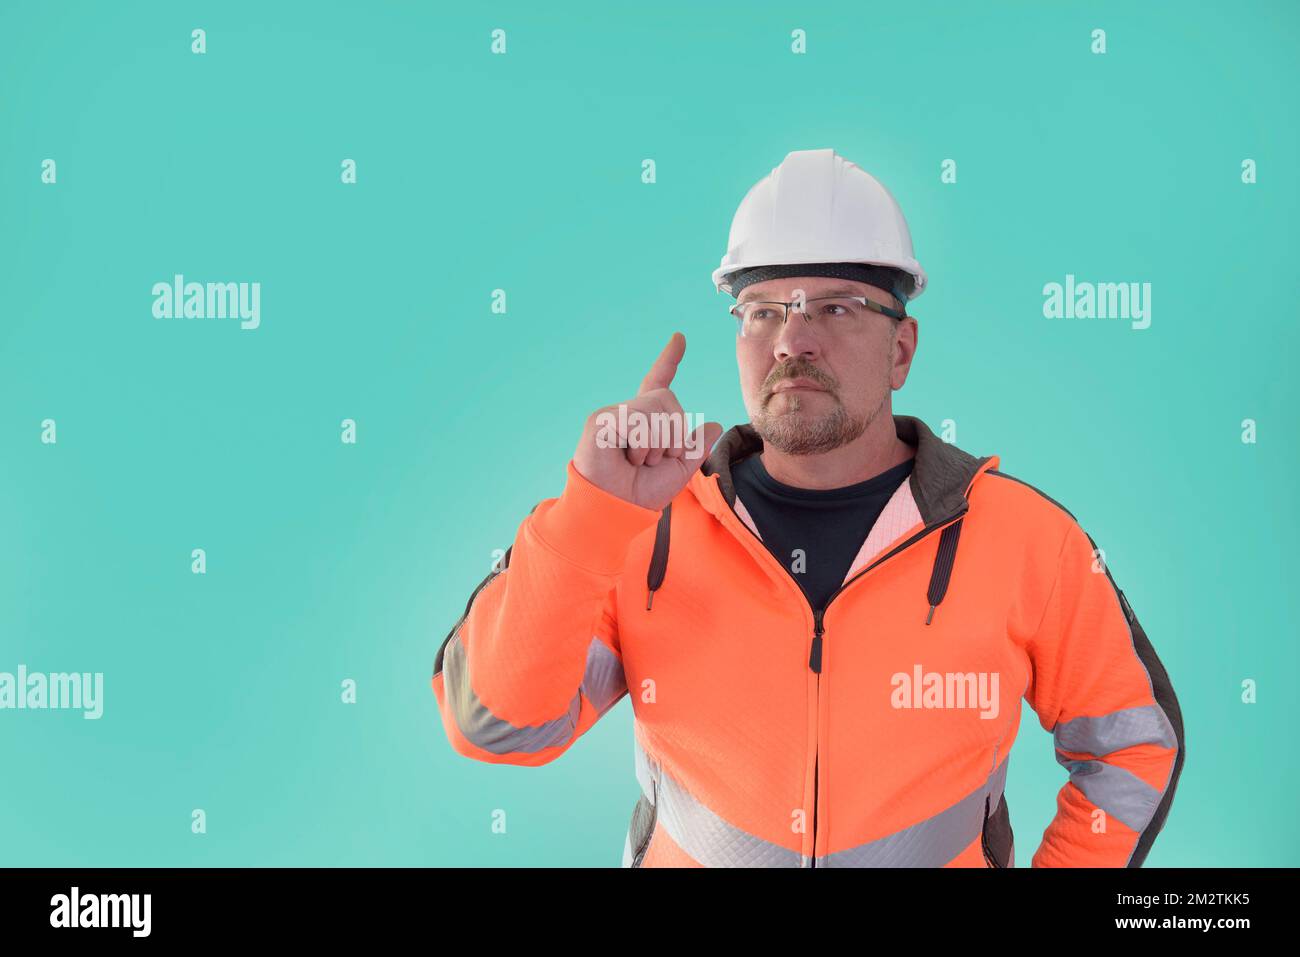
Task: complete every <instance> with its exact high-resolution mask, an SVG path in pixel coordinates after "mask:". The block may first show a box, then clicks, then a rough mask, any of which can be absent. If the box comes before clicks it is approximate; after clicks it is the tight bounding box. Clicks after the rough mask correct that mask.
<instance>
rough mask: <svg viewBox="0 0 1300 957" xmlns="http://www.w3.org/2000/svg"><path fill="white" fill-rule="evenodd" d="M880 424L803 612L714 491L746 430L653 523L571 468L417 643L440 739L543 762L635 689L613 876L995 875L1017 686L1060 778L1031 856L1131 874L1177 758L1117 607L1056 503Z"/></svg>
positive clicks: (956, 453) (742, 522) (1169, 714)
mask: <svg viewBox="0 0 1300 957" xmlns="http://www.w3.org/2000/svg"><path fill="white" fill-rule="evenodd" d="M894 423H895V428H896V431H897V433H898V435H899V436H900V437H901V438H902V439H903V440H904V441H906V442H908V443H909V444H911V445H913V446H914V447H915V450H916V453H915V459H914V463H913V468H912V472H911V475H910V476H909V478H908V480H907V481H905V482H903V483H902V484H901V485H900V486H899V487H898V489H897V491H896V492H895V493H894V494H893V496H892V498H891V499H890V500H889V501H888V503H887V504H886V506H885V508H884V510H883V512H882V513H881V514H880V517H879V518H878V520H877V521H876V523H875V525H874V526H872V527H871V528H870V529H869V530H868V529H864V530H863V542H862V547H861V550H860V551H859V553H858V555H857V558H856V559H855V560H854V562H853V564H852V567H851V568H850V569H849V571H848V573H847V574H846V576H845V580H844V583H843V584H842V585H841V586H840V587H839V589H838V590H837V591H836V592H835V593H834V594H833V595H832V597H831V598H830V600H829V601H828V602H827V604H826V606H825V607H824V608H823V609H814V608H812V607H811V606H810V604H809V602H808V600H807V598H806V597H805V595H804V592H803V590H802V589H801V588H800V586H799V584H798V581H797V580H796V578H795V574H796V573H795V572H793V571H791V570H790V568H788V567H787V566H785V565H783V564H782V562H780V561H778V560H777V559H776V558H775V557H774V556H773V555H772V553H771V552H769V551H768V549H767V547H766V546H765V545H764V544H763V542H762V541H761V539H760V537H759V534H758V531H757V529H756V528H755V526H754V524H753V521H752V520H751V519H750V518H749V516H748V513H747V512H746V510H745V507H744V503H743V502H741V501H740V500H739V499H738V498H737V496H736V492H735V488H734V486H733V484H732V481H731V467H732V465H734V464H735V463H736V462H737V461H739V460H740V459H742V458H744V457H745V456H748V455H752V454H755V453H757V452H758V451H759V450H760V449H761V448H762V440H761V439H760V438H759V437H758V435H757V433H756V432H755V431H754V429H753V428H752V427H751V426H750V425H748V424H746V425H739V426H736V427H735V428H733V429H731V430H730V431H729V432H727V433H726V434H725V435H724V436H722V438H721V439H719V440H718V442H717V444H716V445H715V447H714V449H713V450H712V453H711V454H710V455H709V458H708V461H707V462H706V463H705V464H704V465H703V466H702V467H701V468H700V470H699V471H698V472H696V473H695V475H694V476H692V478H691V480H690V481H689V483H688V484H687V486H686V487H685V488H684V489H682V491H681V492H679V493H678V495H677V496H676V498H674V500H673V501H672V502H671V503H670V504H669V505H668V506H667V507H666V508H665V509H663V511H662V512H658V511H654V510H651V509H647V508H643V507H641V506H639V505H635V504H632V503H630V502H627V501H625V500H623V499H620V498H618V497H617V496H614V495H612V494H610V493H607V492H605V491H604V490H603V489H600V488H599V487H597V486H596V485H594V484H592V483H591V482H589V481H588V480H587V479H586V478H584V477H583V476H582V475H581V474H580V473H579V472H578V471H577V470H576V469H575V468H574V465H573V462H572V461H570V462H569V464H568V466H567V482H566V484H565V487H564V490H563V492H562V494H561V495H560V497H559V498H551V499H546V500H544V501H542V502H540V503H539V504H537V505H536V506H534V508H533V510H532V511H531V512H530V513H529V515H528V516H527V517H526V518H525V519H524V520H523V523H522V525H521V526H520V528H519V531H518V533H517V535H516V536H515V539H514V542H513V544H512V545H511V546H510V548H509V549H508V550H507V552H506V554H505V557H504V559H503V560H502V561H501V562H499V563H498V564H497V565H496V566H495V567H494V568H493V570H492V571H491V573H490V574H489V575H488V576H487V578H485V579H484V580H483V582H482V583H481V584H480V585H479V586H478V587H477V588H476V589H475V590H474V592H473V594H472V595H471V596H470V599H469V602H468V604H467V606H466V609H465V614H464V615H463V616H462V617H461V620H460V621H459V622H457V623H456V625H455V627H453V628H452V630H451V633H450V634H449V635H448V636H447V639H446V641H444V642H443V645H442V647H441V648H440V649H439V650H438V654H437V658H436V660H435V663H434V673H433V691H434V694H435V695H436V697H437V701H438V706H439V709H440V713H441V716H442V721H443V725H444V727H445V729H446V733H447V735H448V738H449V739H450V741H451V744H452V746H453V747H454V749H455V750H456V751H458V752H459V753H461V754H463V755H467V756H469V757H471V758H475V759H477V760H480V761H489V762H498V763H506V764H518V765H539V764H544V763H546V762H549V761H552V760H554V759H555V758H557V757H559V756H560V755H561V754H562V753H563V752H564V751H565V750H566V749H567V748H568V747H569V746H570V745H572V744H573V742H574V741H576V740H577V739H578V737H579V736H580V735H582V734H583V732H585V731H586V730H587V729H588V728H590V727H591V726H592V725H593V724H594V723H595V722H596V720H597V719H599V718H600V716H601V715H603V714H605V713H606V712H607V711H609V709H610V708H612V707H613V706H614V705H615V704H616V703H617V702H618V701H619V700H620V699H621V698H622V697H623V695H625V694H629V692H630V694H629V697H630V698H631V700H632V708H633V712H634V722H633V725H634V739H635V748H634V750H635V768H636V775H637V778H638V780H639V782H640V785H641V790H642V796H641V798H640V799H639V800H638V801H637V804H636V807H635V808H634V809H633V813H632V820H631V824H630V827H629V829H628V835H627V839H626V841H625V843H624V849H623V865H624V866H631V867H672V866H688V867H727V866H742V867H941V866H942V867H1012V866H1014V864H1015V854H1014V841H1013V835H1012V830H1011V824H1010V816H1009V813H1008V809H1007V802H1006V799H1005V797H1004V796H1003V788H1004V784H1005V781H1006V773H1007V759H1008V757H1009V756H1010V754H1011V748H1012V745H1013V744H1014V743H1015V740H1016V731H1017V730H1018V728H1019V724H1020V713H1021V709H1020V701H1021V698H1022V697H1023V698H1024V699H1025V700H1027V701H1028V702H1029V705H1030V707H1032V708H1033V710H1034V712H1035V713H1036V714H1037V716H1038V719H1039V722H1040V723H1041V724H1042V726H1043V728H1044V729H1046V730H1048V731H1050V732H1052V734H1053V738H1054V743H1055V749H1056V759H1057V761H1058V762H1060V763H1061V764H1062V765H1063V766H1064V767H1065V768H1066V769H1067V770H1068V772H1069V780H1068V781H1067V782H1066V783H1065V784H1064V785H1063V786H1062V787H1061V789H1060V792H1059V793H1058V795H1057V804H1056V815H1055V817H1054V818H1053V820H1052V822H1051V824H1050V825H1049V826H1048V827H1047V829H1046V831H1045V832H1044V833H1043V840H1042V843H1041V845H1040V846H1039V847H1038V849H1037V851H1036V852H1035V853H1034V855H1033V859H1032V864H1033V866H1035V867H1078V866H1084V867H1125V866H1127V867H1138V866H1140V865H1141V864H1142V862H1143V861H1144V860H1145V858H1146V856H1147V853H1148V852H1149V851H1150V849H1151V845H1152V843H1153V842H1154V840H1155V838H1156V835H1157V834H1158V833H1159V832H1160V829H1161V828H1162V827H1163V826H1164V822H1165V818H1166V816H1167V815H1168V813H1169V807H1170V804H1171V803H1172V801H1173V797H1174V790H1175V788H1176V787H1177V783H1178V777H1179V774H1180V772H1181V770H1182V764H1183V753H1184V748H1183V720H1182V714H1181V712H1180V710H1179V707H1178V700H1177V698H1176V697H1175V696H1174V691H1173V687H1172V686H1171V684H1170V682H1169V678H1168V676H1167V675H1166V673H1165V669H1164V667H1163V666H1162V664H1161V663H1160V660H1159V658H1157V657H1156V653H1155V651H1154V649H1153V648H1152V646H1151V643H1150V641H1148V640H1147V636H1146V634H1145V633H1144V632H1143V630H1142V627H1141V625H1139V624H1138V620H1137V616H1136V615H1135V614H1134V613H1133V609H1132V608H1131V607H1130V605H1129V602H1128V600H1127V599H1126V598H1125V596H1124V593H1123V592H1122V591H1120V590H1119V587H1118V586H1117V585H1116V583H1115V581H1114V579H1113V578H1112V577H1111V573H1110V571H1109V569H1108V568H1106V566H1105V563H1104V561H1102V560H1101V558H1100V553H1099V552H1098V551H1097V550H1096V546H1095V545H1094V543H1093V541H1092V539H1091V537H1090V536H1089V535H1088V534H1087V533H1085V532H1084V531H1083V529H1082V528H1081V527H1080V526H1079V524H1078V523H1077V522H1076V520H1075V519H1074V516H1073V515H1071V514H1070V513H1069V512H1068V511H1066V510H1065V508H1064V507H1063V506H1061V505H1059V504H1058V503H1057V502H1055V501H1054V500H1052V499H1050V498H1048V497H1047V496H1046V495H1044V494H1043V493H1041V492H1039V491H1038V490H1037V489H1035V488H1034V487H1033V486H1030V485H1028V484H1026V483H1024V482H1023V481H1021V480H1019V479H1015V478H1012V477H1011V476H1009V475H1007V474H1006V473H1004V472H1000V471H998V470H997V468H996V466H997V465H998V464H999V460H998V457H997V456H985V457H980V458H977V457H974V456H972V455H970V454H968V453H966V452H964V451H962V450H961V449H959V448H957V447H956V446H955V445H952V444H949V443H946V442H944V441H942V440H941V439H939V438H938V437H937V436H935V434H934V433H933V432H931V431H930V429H929V428H928V427H927V426H926V425H925V424H924V423H923V422H921V421H920V420H919V419H916V418H914V417H912V416H898V415H896V416H894ZM670 546H671V552H672V562H671V567H670V563H669V561H668V558H669V550H670Z"/></svg>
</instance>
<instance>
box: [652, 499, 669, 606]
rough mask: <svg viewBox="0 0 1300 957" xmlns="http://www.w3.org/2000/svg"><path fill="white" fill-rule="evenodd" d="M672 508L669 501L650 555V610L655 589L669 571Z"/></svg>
mask: <svg viewBox="0 0 1300 957" xmlns="http://www.w3.org/2000/svg"><path fill="white" fill-rule="evenodd" d="M672 510H673V503H672V502H669V503H668V504H667V505H665V506H664V510H663V513H662V514H661V515H660V516H659V524H658V525H657V526H656V527H655V547H654V551H653V552H652V553H651V555H650V570H649V571H648V572H647V573H646V577H645V580H646V585H647V587H648V588H649V591H647V592H646V596H645V610H646V611H649V610H650V603H651V602H652V601H653V600H654V597H655V589H656V588H658V587H659V586H660V585H662V584H663V583H664V574H665V573H666V572H667V571H668V536H669V533H670V530H671V528H672Z"/></svg>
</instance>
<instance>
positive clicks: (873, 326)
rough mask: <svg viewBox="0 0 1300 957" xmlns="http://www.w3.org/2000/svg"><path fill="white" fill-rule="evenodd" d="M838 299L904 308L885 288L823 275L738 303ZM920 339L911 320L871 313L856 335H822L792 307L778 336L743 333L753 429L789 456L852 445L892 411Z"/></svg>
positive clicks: (749, 290) (755, 290) (764, 286)
mask: <svg viewBox="0 0 1300 957" xmlns="http://www.w3.org/2000/svg"><path fill="white" fill-rule="evenodd" d="M835 295H850V296H866V297H868V298H870V299H872V300H874V301H875V302H878V303H880V304H881V305H885V306H890V307H892V308H895V309H897V308H899V303H898V300H896V299H895V298H894V297H893V296H892V295H891V294H890V293H889V292H887V291H885V290H883V289H879V288H877V287H875V286H868V285H867V284H866V283H861V282H852V281H849V280H845V279H830V278H823V277H819V276H807V277H791V278H788V279H769V280H767V281H765V282H757V283H754V284H753V285H752V286H746V287H745V289H744V290H743V291H742V292H741V294H740V298H739V300H738V301H739V302H742V303H743V302H748V301H750V300H752V299H760V300H767V301H782V302H791V301H795V300H798V299H800V297H801V296H802V298H804V299H814V298H817V297H820V296H835ZM916 336H917V328H916V320H915V319H914V318H911V317H908V318H906V319H903V320H898V319H892V318H890V317H889V316H885V315H882V314H880V313H874V312H873V313H870V314H869V318H868V320H867V322H866V323H865V325H864V326H863V327H862V328H861V330H860V331H859V332H857V333H856V334H854V335H844V334H838V335H830V336H823V335H821V334H819V333H818V331H817V328H816V326H815V325H814V324H813V323H810V322H808V321H807V320H806V319H805V317H804V314H803V313H802V312H796V311H794V310H793V309H791V311H790V315H789V318H788V319H787V320H786V322H785V324H784V325H783V326H782V327H781V329H780V331H779V332H778V333H777V334H776V335H775V336H774V337H773V338H770V339H750V338H746V337H743V336H739V335H738V336H737V337H736V361H737V364H738V365H739V367H740V387H741V392H742V393H743V395H744V399H745V408H746V409H747V410H748V412H749V418H750V422H751V424H752V425H753V426H754V429H755V431H757V432H758V434H759V435H760V436H761V437H762V439H763V441H764V442H765V443H766V444H768V445H771V446H772V447H774V448H777V449H779V450H781V451H782V452H785V453H787V454H790V455H813V454H817V453H820V452H829V451H830V450H832V449H836V448H839V447H840V446H841V445H844V444H846V443H848V442H851V441H853V440H854V439H856V438H857V437H858V436H860V435H861V434H862V433H863V432H864V431H866V429H867V427H868V426H869V425H870V424H871V422H872V421H873V420H874V419H875V418H876V416H877V415H878V414H879V413H880V412H881V410H882V409H884V408H886V407H887V400H888V398H889V395H890V392H891V391H892V390H893V389H899V388H902V386H903V383H904V381H906V379H907V372H908V369H909V368H910V367H911V363H912V356H913V354H914V353H915V351H916Z"/></svg>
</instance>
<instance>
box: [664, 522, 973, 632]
mask: <svg viewBox="0 0 1300 957" xmlns="http://www.w3.org/2000/svg"><path fill="white" fill-rule="evenodd" d="M672 508H673V506H672V503H671V502H670V503H669V504H668V505H666V506H665V507H664V510H663V512H662V513H661V514H660V516H659V524H658V525H657V526H656V527H655V544H654V550H653V551H652V552H651V555H650V568H649V571H647V572H646V589H647V590H646V598H645V608H646V611H650V610H651V606H652V604H653V603H654V597H655V591H656V590H657V589H658V588H659V587H660V586H661V585H663V583H664V575H665V574H667V572H668V544H669V538H670V536H671V534H672ZM962 521H963V519H960V518H959V519H957V521H955V522H953V523H952V524H951V525H949V526H948V527H947V528H945V529H944V530H943V531H942V532H941V533H940V534H939V549H938V551H937V552H936V553H935V556H934V569H933V570H932V571H931V572H930V587H929V589H928V590H927V591H926V598H927V599H928V600H929V602H930V611H929V612H928V613H927V614H926V616H925V623H926V624H927V625H928V624H930V622H931V621H932V620H933V618H934V610H935V609H936V608H938V607H939V604H940V603H941V602H942V601H943V596H944V595H946V594H947V593H948V579H949V578H950V577H951V576H952V567H953V564H954V562H955V561H956V559H957V541H958V540H959V539H960V538H961V523H962Z"/></svg>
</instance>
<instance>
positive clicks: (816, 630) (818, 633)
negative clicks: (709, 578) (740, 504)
mask: <svg viewBox="0 0 1300 957" xmlns="http://www.w3.org/2000/svg"><path fill="white" fill-rule="evenodd" d="M976 477H978V473H977V474H976V476H975V477H972V478H971V485H973V484H974V482H975V478H976ZM905 481H906V480H905ZM715 487H716V483H715ZM718 491H719V494H721V489H719V490H718ZM966 491H968V492H969V491H970V486H969V485H968V486H967V487H966ZM722 500H723V502H726V504H727V508H728V509H730V510H731V514H732V515H733V516H735V519H736V522H737V523H738V524H739V525H740V526H741V527H742V528H744V529H745V531H747V532H748V533H749V534H750V535H751V536H752V537H753V538H754V540H755V541H757V542H758V543H759V544H760V545H762V546H763V554H765V555H766V556H767V557H768V558H770V559H771V560H772V561H773V562H775V563H776V564H777V566H778V567H780V569H781V570H782V571H783V572H784V573H785V574H786V575H787V576H788V577H789V579H790V580H791V581H792V582H794V584H795V587H796V588H798V589H799V594H800V595H803V597H804V601H805V602H807V604H808V607H809V608H810V609H811V610H812V613H813V640H812V649H811V651H810V652H809V655H808V667H809V668H811V669H812V670H813V671H814V672H815V673H816V675H817V696H818V708H819V709H820V707H821V703H820V702H821V681H822V677H821V673H822V644H823V637H824V636H825V634H826V629H825V627H824V625H823V619H824V616H825V614H826V609H827V608H829V607H830V604H831V602H832V601H834V600H835V599H836V598H837V597H838V596H839V594H840V592H842V591H844V589H846V588H848V587H849V585H852V584H853V583H854V582H855V581H857V580H858V579H859V578H861V577H862V576H863V575H865V574H866V573H867V572H869V571H871V570H872V569H873V568H875V567H876V566H877V565H879V564H881V563H882V562H884V561H886V560H888V559H890V558H892V557H893V556H895V555H897V554H898V553H899V552H901V551H902V550H903V549H905V548H908V547H910V546H912V545H915V544H916V543H917V542H919V541H920V540H921V539H923V538H925V537H926V536H927V535H929V534H930V533H931V532H936V531H938V530H939V529H941V528H943V527H944V526H946V525H950V524H951V523H952V522H954V521H956V520H957V519H959V518H961V517H962V516H963V515H965V514H966V512H967V511H968V510H969V506H962V507H961V508H960V509H958V510H957V511H956V512H953V513H952V514H951V515H948V516H947V517H946V518H942V519H939V520H938V521H937V522H932V523H931V524H929V525H927V526H925V528H923V529H921V530H920V531H919V532H917V533H916V534H915V535H913V536H912V537H911V538H909V539H908V540H907V541H905V542H902V543H901V544H899V545H897V546H895V547H894V548H891V549H890V550H889V551H888V552H886V553H885V554H884V555H881V556H880V557H879V558H877V559H876V560H875V561H873V562H872V563H871V564H870V565H868V566H867V567H866V568H864V569H862V571H860V572H858V573H857V574H856V575H854V576H853V577H852V578H850V579H848V580H847V581H845V582H842V583H841V584H840V586H839V587H838V588H836V589H835V591H833V592H831V594H830V597H829V598H827V599H826V604H825V605H823V606H822V607H821V608H813V607H812V602H810V601H808V595H807V593H806V592H805V591H804V590H803V586H802V585H800V584H799V580H798V579H796V578H795V577H794V575H793V574H792V573H791V572H790V571H788V570H787V569H786V567H785V566H784V565H782V564H781V563H780V562H779V561H776V557H775V556H774V555H773V554H772V552H771V550H770V549H768V547H767V545H766V544H765V543H764V542H763V539H762V538H760V537H759V536H758V534H757V533H755V531H754V530H753V529H752V528H750V527H749V525H748V524H746V523H745V522H743V521H741V519H740V516H739V515H736V508H735V506H734V505H732V504H731V503H730V502H727V499H726V496H722ZM868 534H870V531H869V530H868ZM818 730H820V729H818ZM820 767H821V756H820V755H819V754H817V752H816V751H814V753H813V826H812V844H813V846H812V854H810V855H809V859H810V860H811V862H812V863H811V864H810V865H809V866H810V867H816V866H817V804H818V801H817V791H818V784H819V778H820V777H821V774H820Z"/></svg>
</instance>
